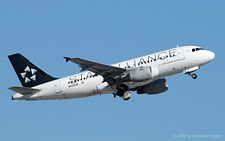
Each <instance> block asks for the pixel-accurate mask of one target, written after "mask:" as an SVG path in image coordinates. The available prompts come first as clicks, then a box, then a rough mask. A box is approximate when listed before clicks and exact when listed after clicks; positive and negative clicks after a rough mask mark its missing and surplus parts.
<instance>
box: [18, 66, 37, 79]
mask: <svg viewBox="0 0 225 141" xmlns="http://www.w3.org/2000/svg"><path fill="white" fill-rule="evenodd" d="M36 72H37V70H36V69H33V68H30V67H29V66H27V67H26V68H25V69H24V72H22V73H20V75H21V76H22V77H23V79H24V82H25V83H28V82H30V81H36V74H35V73H36Z"/></svg>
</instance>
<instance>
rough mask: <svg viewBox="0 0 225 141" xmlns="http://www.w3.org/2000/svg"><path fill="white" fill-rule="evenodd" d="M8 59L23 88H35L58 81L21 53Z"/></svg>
mask: <svg viewBox="0 0 225 141" xmlns="http://www.w3.org/2000/svg"><path fill="white" fill-rule="evenodd" d="M8 57H9V60H10V62H11V64H12V66H13V68H14V70H15V71H16V74H17V76H18V78H19V80H20V82H21V84H22V86H23V87H34V86H36V85H40V84H42V83H46V82H49V81H52V80H55V79H56V78H54V77H52V76H50V75H48V74H47V73H45V72H44V71H43V70H41V69H40V68H38V67H37V66H35V65H34V64H33V63H31V62H30V61H29V60H28V59H26V58H25V57H24V56H22V55H21V54H19V53H17V54H13V55H9V56H8Z"/></svg>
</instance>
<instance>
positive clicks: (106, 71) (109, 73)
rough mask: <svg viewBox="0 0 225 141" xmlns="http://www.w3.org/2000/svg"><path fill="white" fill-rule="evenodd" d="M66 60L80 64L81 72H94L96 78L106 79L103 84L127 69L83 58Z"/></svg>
mask: <svg viewBox="0 0 225 141" xmlns="http://www.w3.org/2000/svg"><path fill="white" fill-rule="evenodd" d="M64 58H65V59H66V61H67V62H68V61H71V62H74V63H76V64H78V65H79V67H81V68H82V70H81V71H84V70H89V71H91V72H94V73H95V76H97V75H101V76H103V78H104V80H103V82H105V81H108V80H110V79H112V78H114V77H116V76H118V75H119V74H121V73H123V72H125V71H126V69H123V68H119V67H114V66H110V65H105V64H101V63H97V62H93V61H89V60H85V59H81V58H68V57H64Z"/></svg>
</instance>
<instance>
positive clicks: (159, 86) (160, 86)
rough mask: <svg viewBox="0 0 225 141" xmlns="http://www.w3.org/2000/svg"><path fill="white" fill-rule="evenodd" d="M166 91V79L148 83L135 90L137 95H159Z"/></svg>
mask: <svg viewBox="0 0 225 141" xmlns="http://www.w3.org/2000/svg"><path fill="white" fill-rule="evenodd" d="M167 90H168V84H167V82H166V79H165V78H163V79H158V80H156V81H154V82H152V83H149V84H147V85H145V86H143V87H142V88H140V89H139V90H137V93H138V94H146V93H147V94H149V95H150V94H159V93H162V92H165V91H167Z"/></svg>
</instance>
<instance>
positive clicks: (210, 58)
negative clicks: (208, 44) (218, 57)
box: [209, 51, 215, 61]
mask: <svg viewBox="0 0 225 141" xmlns="http://www.w3.org/2000/svg"><path fill="white" fill-rule="evenodd" d="M214 58H215V53H213V52H212V51H209V61H212V60H213V59H214Z"/></svg>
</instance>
